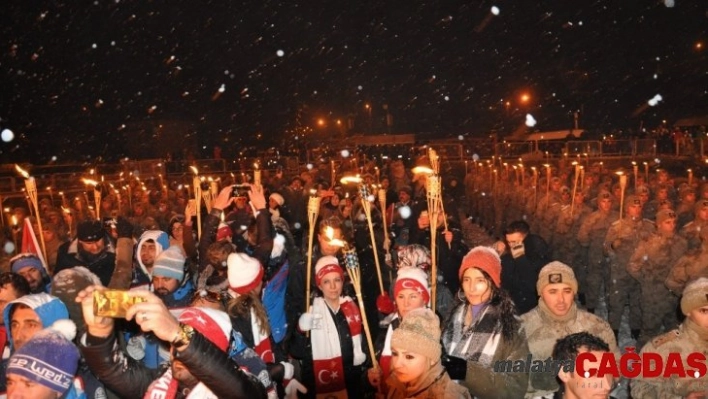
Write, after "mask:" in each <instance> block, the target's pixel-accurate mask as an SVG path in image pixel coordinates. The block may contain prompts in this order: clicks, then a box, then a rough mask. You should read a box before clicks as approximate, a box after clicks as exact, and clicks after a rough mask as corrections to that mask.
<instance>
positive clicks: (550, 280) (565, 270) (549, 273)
mask: <svg viewBox="0 0 708 399" xmlns="http://www.w3.org/2000/svg"><path fill="white" fill-rule="evenodd" d="M548 284H567V285H569V286H570V288H571V289H572V290H573V294H577V293H578V280H576V278H575V273H574V272H573V269H571V268H570V266H568V265H566V264H565V263H561V262H558V261H553V262H551V263H549V264H547V265H546V266H543V268H542V269H541V271H540V272H539V273H538V281H536V291H537V292H538V295H541V292H543V289H544V288H545V287H546V286H547V285H548Z"/></svg>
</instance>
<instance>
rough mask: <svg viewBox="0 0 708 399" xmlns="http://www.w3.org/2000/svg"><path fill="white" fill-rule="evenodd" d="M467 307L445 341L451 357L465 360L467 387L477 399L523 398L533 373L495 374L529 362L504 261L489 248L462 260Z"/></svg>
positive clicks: (452, 321)
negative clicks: (503, 364)
mask: <svg viewBox="0 0 708 399" xmlns="http://www.w3.org/2000/svg"><path fill="white" fill-rule="evenodd" d="M459 278H460V281H461V285H462V292H461V293H460V294H463V295H461V297H460V301H461V303H460V304H459V305H458V306H457V307H455V308H454V309H453V311H452V314H451V315H450V317H449V318H448V320H447V323H446V325H445V328H444V332H443V337H442V342H443V346H444V348H445V352H446V354H447V355H448V356H449V357H452V358H454V359H458V360H462V361H463V362H464V363H465V364H464V366H463V367H462V369H463V370H464V371H462V372H463V373H465V375H464V376H462V373H460V371H459V370H456V372H455V373H456V374H457V375H453V373H452V372H451V371H450V369H448V372H450V375H451V377H453V378H456V377H457V378H461V379H464V381H463V382H462V385H463V386H464V387H466V388H467V389H468V390H469V393H470V394H471V395H472V396H473V397H475V398H481V399H487V398H489V399H492V398H494V399H506V398H508V399H518V398H522V397H524V394H525V393H526V389H527V387H528V380H529V375H528V372H517V373H512V372H506V371H495V370H494V365H495V363H496V362H498V361H504V360H507V361H512V362H513V361H516V360H520V359H526V358H527V356H528V354H529V347H528V344H527V343H526V334H525V333H524V331H523V329H521V325H520V322H519V320H518V319H517V318H516V316H515V312H516V310H515V308H514V302H513V301H512V300H511V298H510V297H509V295H508V294H507V293H506V292H505V291H504V290H502V289H501V259H500V258H499V255H498V254H497V252H496V251H495V250H494V249H492V248H488V247H475V248H473V249H472V250H471V251H470V252H469V253H468V254H467V255H466V256H465V257H464V259H462V265H461V266H460V271H459Z"/></svg>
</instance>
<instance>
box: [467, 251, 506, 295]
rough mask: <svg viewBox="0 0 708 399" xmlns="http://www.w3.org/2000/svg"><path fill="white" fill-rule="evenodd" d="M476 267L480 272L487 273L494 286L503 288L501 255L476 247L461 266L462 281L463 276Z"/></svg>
mask: <svg viewBox="0 0 708 399" xmlns="http://www.w3.org/2000/svg"><path fill="white" fill-rule="evenodd" d="M472 267H476V268H477V269H479V270H482V271H484V272H486V273H487V274H488V275H489V277H491V278H492V281H493V282H494V285H496V286H497V288H499V287H501V259H500V258H499V254H497V251H495V250H494V249H492V248H489V247H483V246H479V247H474V248H472V249H471V250H470V251H469V252H468V253H467V255H465V257H464V258H462V264H461V265H460V271H459V278H460V281H462V275H464V274H465V271H466V270H467V269H469V268H472Z"/></svg>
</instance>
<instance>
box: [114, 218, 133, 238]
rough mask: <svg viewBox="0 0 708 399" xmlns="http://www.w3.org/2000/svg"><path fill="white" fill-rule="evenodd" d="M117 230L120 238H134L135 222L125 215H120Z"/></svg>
mask: <svg viewBox="0 0 708 399" xmlns="http://www.w3.org/2000/svg"><path fill="white" fill-rule="evenodd" d="M116 231H117V232H118V238H133V224H132V223H130V222H129V221H128V220H127V219H125V218H123V217H118V220H117V222H116Z"/></svg>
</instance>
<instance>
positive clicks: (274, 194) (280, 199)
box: [268, 193, 285, 206]
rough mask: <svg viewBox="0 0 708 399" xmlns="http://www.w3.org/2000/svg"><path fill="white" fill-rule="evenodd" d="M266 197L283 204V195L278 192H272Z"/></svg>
mask: <svg viewBox="0 0 708 399" xmlns="http://www.w3.org/2000/svg"><path fill="white" fill-rule="evenodd" d="M268 198H272V199H274V200H275V202H277V203H278V205H280V206H283V204H285V198H283V196H282V195H280V194H278V193H273V194H271V195H270V197H268Z"/></svg>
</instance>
